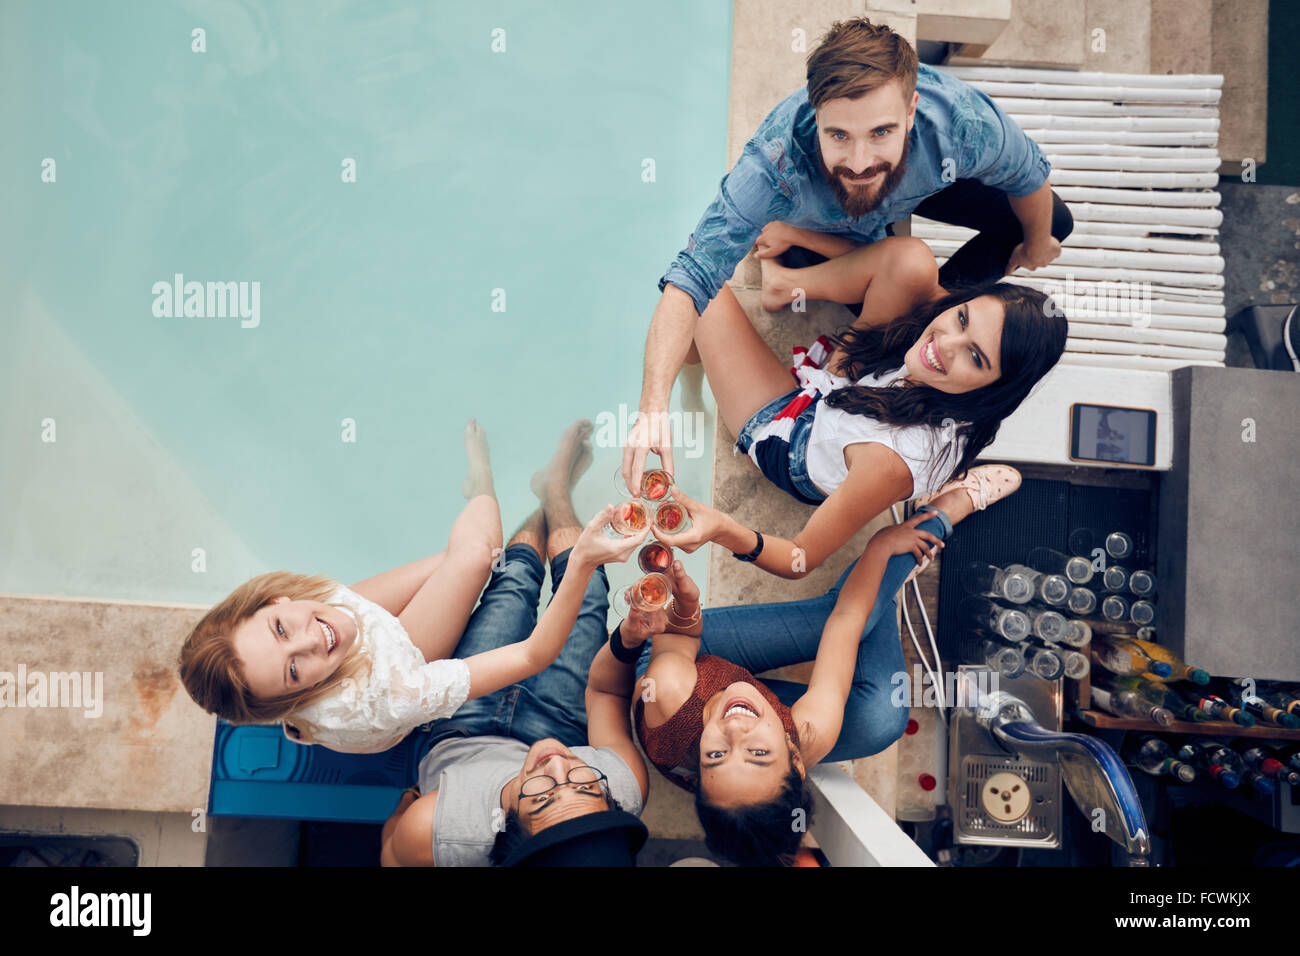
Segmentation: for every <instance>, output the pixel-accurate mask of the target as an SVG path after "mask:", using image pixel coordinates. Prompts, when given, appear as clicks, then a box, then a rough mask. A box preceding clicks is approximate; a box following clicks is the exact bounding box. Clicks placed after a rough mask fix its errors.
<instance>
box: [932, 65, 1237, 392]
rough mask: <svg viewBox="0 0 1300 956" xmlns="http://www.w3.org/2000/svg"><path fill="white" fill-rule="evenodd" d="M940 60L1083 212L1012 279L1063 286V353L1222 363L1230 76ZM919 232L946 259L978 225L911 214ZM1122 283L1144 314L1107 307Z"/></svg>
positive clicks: (1097, 358) (1109, 360)
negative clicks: (1011, 123)
mask: <svg viewBox="0 0 1300 956" xmlns="http://www.w3.org/2000/svg"><path fill="white" fill-rule="evenodd" d="M943 69H944V71H945V72H947V73H949V74H951V75H953V76H956V77H958V78H960V79H962V80H964V81H965V82H967V83H970V84H971V85H972V86H974V87H975V88H976V89H979V90H980V91H982V92H983V93H985V94H987V95H988V96H990V97H992V99H993V100H994V101H995V102H996V103H997V104H998V105H999V106H1000V107H1001V108H1002V109H1003V110H1004V111H1006V113H1007V115H1009V116H1010V117H1011V118H1012V119H1013V120H1015V121H1016V122H1017V123H1018V124H1019V125H1020V127H1021V128H1022V129H1023V130H1024V131H1025V133H1026V134H1027V135H1028V136H1029V137H1030V138H1031V139H1033V140H1034V141H1035V142H1037V143H1038V144H1039V145H1040V146H1041V147H1042V149H1043V152H1044V154H1045V155H1046V156H1047V157H1048V160H1049V161H1050V162H1051V164H1052V173H1051V183H1052V187H1053V189H1055V190H1056V193H1057V195H1059V196H1060V197H1061V199H1062V200H1063V201H1064V202H1065V203H1066V205H1067V206H1068V207H1069V209H1070V213H1071V215H1073V217H1074V232H1073V233H1072V234H1071V235H1070V237H1069V238H1068V239H1066V240H1065V242H1064V243H1063V246H1064V249H1063V250H1062V254H1061V256H1060V258H1058V259H1057V260H1056V261H1055V262H1053V263H1052V264H1051V265H1050V266H1047V267H1045V268H1042V269H1037V270H1035V271H1034V272H1026V271H1025V270H1023V269H1021V270H1019V271H1018V272H1017V273H1016V274H1015V275H1014V276H1012V277H1010V278H1009V280H1008V281H1011V282H1017V283H1020V284H1022V285H1027V286H1032V287H1034V288H1038V289H1041V290H1043V291H1046V292H1049V293H1052V294H1053V295H1055V296H1056V297H1057V300H1058V303H1059V304H1060V305H1061V307H1062V309H1063V311H1064V312H1065V314H1066V316H1067V318H1068V319H1069V321H1070V337H1069V341H1068V343H1067V345H1066V352H1065V355H1064V356H1063V358H1062V359H1061V363H1062V364H1063V365H1079V366H1087V367H1109V368H1116V369H1147V370H1151V371H1168V370H1170V369H1174V368H1178V367H1179V366H1181V365H1222V364H1223V362H1224V349H1225V346H1226V339H1225V337H1224V335H1223V331H1224V326H1225V324H1226V316H1225V312H1224V302H1223V270H1224V261H1223V256H1222V254H1221V249H1220V246H1219V243H1218V241H1217V238H1218V233H1219V227H1220V225H1221V224H1222V222H1223V213H1222V212H1221V211H1220V210H1219V209H1218V206H1219V200H1220V197H1219V194H1218V193H1217V192H1215V187H1216V186H1217V185H1218V169H1219V153H1218V149H1217V145H1218V135H1219V132H1218V131H1219V113H1218V102H1219V97H1220V94H1221V91H1222V87H1223V77H1221V76H1205V75H1190V74H1189V75H1173V76H1162V75H1156V76H1143V75H1138V74H1121V73H1085V72H1078V73H1073V72H1069V71H1062V70H1039V69H1021V68H1017V67H987V66H968V67H944V68H943ZM912 235H913V236H917V237H919V238H921V239H923V240H925V241H926V243H928V244H929V246H930V248H931V249H932V250H933V252H934V254H935V256H936V258H938V259H939V260H940V261H941V262H943V261H946V259H947V257H948V256H950V255H951V254H952V253H954V252H955V251H956V250H957V249H958V248H960V247H961V245H962V244H963V243H964V242H966V240H968V239H969V238H971V237H972V236H973V235H974V232H973V231H972V230H969V229H963V228H960V227H956V226H950V225H944V224H942V223H935V222H931V221H930V220H926V219H922V218H919V217H914V219H913V221H912ZM1067 283H1068V286H1067ZM1121 286H1123V287H1127V288H1130V289H1132V288H1140V289H1141V291H1142V298H1141V315H1140V316H1134V315H1128V314H1126V315H1124V316H1122V317H1116V316H1115V315H1112V314H1110V312H1109V311H1108V308H1107V303H1108V302H1110V301H1112V299H1108V298H1107V296H1108V295H1110V296H1112V297H1113V294H1114V293H1115V290H1116V289H1117V288H1118V287H1121ZM1098 303H1100V305H1098Z"/></svg>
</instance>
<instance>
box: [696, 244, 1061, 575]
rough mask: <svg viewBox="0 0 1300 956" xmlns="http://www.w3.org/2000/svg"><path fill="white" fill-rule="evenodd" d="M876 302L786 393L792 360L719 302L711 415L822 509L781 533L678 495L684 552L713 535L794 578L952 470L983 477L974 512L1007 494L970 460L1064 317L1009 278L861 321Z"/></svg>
mask: <svg viewBox="0 0 1300 956" xmlns="http://www.w3.org/2000/svg"><path fill="white" fill-rule="evenodd" d="M896 242H897V243H903V245H900V246H893V245H891V243H896ZM917 247H918V244H917V243H915V242H913V241H912V240H909V239H902V238H900V239H886V240H882V241H881V242H877V243H874V244H873V245H871V246H867V247H864V248H863V249H862V250H860V252H861V253H862V258H863V259H864V260H866V259H868V258H870V257H871V256H872V255H874V256H875V257H877V258H879V259H880V260H881V261H884V260H885V259H889V260H890V261H893V260H894V259H895V258H901V257H916V256H918V255H920V250H919V249H918V248H917ZM922 248H923V247H922ZM900 250H901V251H902V256H901V257H900ZM924 254H925V255H927V256H928V255H929V252H928V251H926V252H925V253H924ZM931 294H933V290H932V292H931ZM912 301H913V302H914V303H916V299H915V297H914V298H913V299H912ZM869 303H870V298H868V300H867V301H866V302H864V309H863V315H862V319H861V320H860V324H859V325H858V326H857V327H854V328H851V329H849V330H847V331H846V332H844V333H842V334H841V335H839V336H833V337H832V338H831V342H833V343H834V345H835V346H836V351H835V353H834V354H833V355H831V357H830V359H829V361H828V362H827V365H826V368H824V369H823V368H814V367H811V366H806V367H804V368H800V369H798V370H797V371H796V378H797V380H798V384H797V386H796V387H795V388H794V389H791V387H790V386H791V384H792V383H791V378H790V369H789V368H788V367H787V366H785V365H784V364H783V363H782V362H781V361H780V360H779V359H778V358H777V357H776V355H775V354H773V352H772V350H771V349H770V348H768V346H767V344H766V343H765V342H764V341H763V340H762V338H761V337H760V336H759V334H758V333H757V331H755V329H754V327H753V325H752V324H751V323H750V321H749V318H748V316H746V315H745V311H744V309H742V308H741V306H740V303H739V302H738V301H737V300H736V297H735V295H734V294H733V293H732V291H731V289H730V288H728V287H726V286H724V287H723V289H722V291H721V292H720V293H719V294H718V295H717V297H716V298H714V300H713V301H712V303H711V304H710V305H709V307H708V309H707V310H706V314H705V315H704V316H702V317H701V321H700V323H699V324H698V325H697V327H696V332H695V346H696V348H697V349H698V351H699V356H700V360H701V361H702V362H703V363H704V372H705V374H706V375H707V376H708V378H709V385H710V387H711V389H712V391H713V394H714V397H715V398H716V399H717V403H718V414H719V415H720V416H721V418H722V421H723V423H724V424H725V425H726V426H727V428H728V429H730V430H731V431H732V433H733V434H735V435H736V436H737V441H736V448H737V449H738V450H740V451H743V452H746V453H747V454H748V455H749V457H750V458H751V459H752V460H753V461H754V464H755V465H757V466H758V468H759V470H760V471H761V472H762V473H763V474H764V475H765V476H766V477H767V478H768V480H770V481H771V482H772V483H773V484H775V485H776V486H777V487H779V488H782V489H784V490H785V491H787V492H788V493H789V494H790V495H791V496H792V497H794V498H796V499H797V500H799V501H802V502H805V503H807V504H815V505H818V508H817V510H816V511H814V512H813V514H812V516H811V517H810V518H809V520H808V523H807V524H806V525H805V526H804V528H803V530H801V531H800V532H799V533H798V534H796V535H795V536H794V538H793V539H792V540H785V539H782V538H777V537H775V536H767V535H762V534H761V533H759V532H756V531H754V530H751V529H748V528H746V527H744V526H743V525H741V524H739V523H738V522H737V521H735V520H734V519H732V518H730V517H729V516H727V515H725V514H722V513H721V512H719V511H716V510H715V509H713V508H710V507H708V506H706V505H703V504H701V503H699V502H695V501H692V500H690V499H688V498H686V496H684V495H679V497H680V498H681V499H682V503H683V504H684V505H686V507H687V509H688V510H689V511H690V514H691V521H692V526H691V527H690V528H689V529H688V530H687V531H685V532H683V533H681V534H680V535H678V536H676V537H674V539H673V545H674V546H676V547H680V548H682V549H683V550H685V551H688V552H689V551H692V550H694V549H696V548H698V547H699V546H700V545H702V544H703V543H704V542H706V541H713V542H716V543H717V544H719V545H721V546H722V547H725V548H727V549H728V550H730V551H733V552H735V553H736V554H737V555H738V556H743V557H745V558H747V559H750V560H754V561H755V563H756V564H757V565H758V566H759V567H761V568H763V569H764V570H765V571H769V572H771V573H772V574H776V575H779V576H781V577H785V578H798V577H802V576H803V575H804V574H806V573H808V572H809V571H811V570H812V569H813V568H815V567H817V566H818V565H820V564H821V563H822V561H824V560H825V559H826V558H827V557H828V556H829V555H831V554H833V553H834V552H835V551H836V550H838V549H839V548H840V546H841V545H843V544H844V543H845V542H846V541H848V540H849V538H851V537H852V536H853V535H854V534H855V533H856V532H857V531H858V530H859V529H861V528H862V527H863V526H865V525H866V524H867V522H869V521H870V520H871V519H872V518H874V517H875V516H876V515H878V514H880V512H882V511H884V510H885V509H886V508H888V507H889V506H890V505H891V504H894V503H895V502H900V501H906V500H908V499H919V500H928V499H929V498H932V497H934V495H935V494H937V493H939V492H940V491H941V490H942V488H943V485H944V483H945V482H946V481H948V480H949V479H950V478H951V477H953V476H962V475H966V480H971V479H973V480H974V483H975V485H976V486H977V487H978V491H979V499H980V500H979V501H977V502H976V507H978V508H983V507H984V506H985V505H986V504H987V501H988V499H989V495H990V494H991V493H993V492H995V491H1003V492H1005V490H1006V487H1005V486H1006V483H1007V482H1010V481H1012V480H1013V478H1012V476H1013V475H1014V473H1013V472H1011V470H1010V469H1005V468H1001V467H1000V466H996V465H985V466H980V467H978V468H972V467H971V463H972V462H973V461H974V460H975V459H976V458H977V457H978V456H979V455H980V453H981V452H982V451H983V450H984V449H985V448H986V447H988V445H990V444H991V443H992V442H993V439H994V437H995V436H996V435H997V431H998V427H999V426H1000V425H1001V424H1002V421H1003V419H1005V418H1006V417H1007V416H1008V415H1010V414H1011V413H1012V412H1014V411H1015V410H1016V408H1017V407H1018V406H1019V405H1020V403H1021V402H1022V401H1023V400H1024V398H1025V396H1026V395H1028V394H1029V391H1030V389H1032V388H1033V387H1034V385H1035V384H1036V383H1037V382H1038V381H1039V379H1041V378H1042V377H1043V375H1045V374H1046V373H1047V372H1048V371H1049V370H1050V369H1051V368H1052V366H1054V365H1055V364H1056V362H1057V360H1058V359H1059V358H1060V357H1061V353H1062V352H1063V351H1064V350H1065V339H1066V331H1067V324H1066V320H1065V318H1064V316H1063V315H1062V314H1061V312H1060V310H1059V309H1057V308H1055V307H1053V306H1052V304H1051V303H1050V302H1049V300H1048V299H1047V297H1046V296H1044V295H1043V294H1042V293H1041V292H1038V291H1037V290H1035V289H1029V288H1025V287H1022V286H1016V285H1010V284H1007V283H1001V282H999V283H992V284H989V285H984V286H978V287H976V288H973V289H966V290H958V291H955V292H951V293H948V294H946V295H943V296H941V297H939V298H937V299H930V298H928V297H927V298H925V299H924V300H922V301H920V302H919V303H917V304H914V305H913V307H912V308H911V310H910V311H908V312H906V313H905V314H903V315H901V316H899V317H897V318H895V319H893V321H891V322H889V323H888V324H886V325H883V326H878V327H873V326H871V325H870V324H868V323H869V322H870V321H871V319H872V316H871V315H870V309H869V308H868V305H869ZM967 472H969V474H967Z"/></svg>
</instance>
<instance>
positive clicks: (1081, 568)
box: [1025, 548, 1092, 584]
mask: <svg viewBox="0 0 1300 956" xmlns="http://www.w3.org/2000/svg"><path fill="white" fill-rule="evenodd" d="M1025 563H1026V564H1028V565H1029V566H1030V567H1031V568H1035V569H1036V570H1039V571H1042V572H1043V573H1044V574H1063V575H1065V577H1066V579H1067V580H1069V582H1070V583H1071V584H1087V583H1088V582H1089V581H1091V580H1092V562H1091V561H1089V560H1088V559H1087V558H1082V557H1079V556H1077V555H1074V556H1071V555H1067V554H1062V553H1061V552H1060V551H1057V550H1055V549H1053V548H1034V549H1033V550H1032V551H1030V552H1029V557H1028V558H1027V559H1026V561H1025Z"/></svg>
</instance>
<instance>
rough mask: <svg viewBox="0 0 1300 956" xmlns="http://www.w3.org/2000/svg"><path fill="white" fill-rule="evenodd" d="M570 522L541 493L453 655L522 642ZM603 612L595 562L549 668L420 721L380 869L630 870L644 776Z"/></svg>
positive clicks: (638, 840) (601, 580) (648, 622)
mask: <svg viewBox="0 0 1300 956" xmlns="http://www.w3.org/2000/svg"><path fill="white" fill-rule="evenodd" d="M548 527H549V528H550V533H549V535H548V534H547V529H548ZM580 530H581V525H580V524H579V522H578V520H577V516H576V515H575V514H574V513H573V508H572V505H571V504H570V503H569V501H568V496H567V494H564V495H560V494H555V495H548V496H547V497H546V498H544V500H543V509H539V510H538V511H537V512H536V513H535V514H534V515H533V516H532V517H530V518H529V519H528V520H527V521H525V522H524V525H523V526H522V527H521V528H520V530H519V531H518V532H516V533H515V535H514V537H513V538H511V541H510V544H509V546H507V548H506V550H505V554H504V560H503V561H502V562H501V567H500V569H498V570H494V571H493V573H492V578H491V580H490V581H489V582H488V586H487V589H486V590H485V591H484V592H483V596H482V598H481V599H480V601H479V606H478V608H477V609H476V610H475V611H474V614H473V616H472V617H471V618H470V622H469V625H468V627H467V628H466V631H465V635H464V637H462V638H461V642H460V644H459V645H458V646H457V648H456V656H457V657H466V656H469V655H470V654H477V653H482V652H484V651H490V650H492V649H493V648H495V647H501V646H504V645H506V644H509V643H512V642H514V641H518V640H522V639H524V638H525V637H527V636H528V634H529V633H530V632H531V630H532V628H533V625H534V624H535V622H536V619H537V604H538V599H539V597H540V593H541V586H542V579H543V577H544V574H545V569H544V566H543V564H542V558H541V555H542V554H547V555H548V556H549V557H550V564H551V589H552V593H554V591H555V589H556V588H557V587H558V586H559V582H560V580H561V579H562V578H563V577H564V572H565V568H566V566H567V564H568V560H569V555H570V551H571V546H572V544H573V541H575V540H576V538H577V534H578V533H579V532H580ZM608 607H609V582H608V580H607V579H606V576H605V570H604V568H598V569H597V570H596V572H595V573H593V574H592V575H591V581H590V583H589V584H588V586H587V591H586V593H585V594H584V596H583V600H582V608H581V610H580V611H579V613H578V619H577V622H576V623H575V624H574V627H573V630H572V632H570V634H569V638H568V640H567V641H566V643H565V646H564V650H562V651H561V652H560V656H559V657H558V658H557V659H556V660H555V662H554V663H553V664H552V665H551V666H550V667H548V668H547V669H546V670H544V671H542V672H541V673H539V674H536V675H534V676H533V677H530V678H528V679H527V680H525V681H523V682H521V683H519V684H515V685H513V686H511V687H506V688H504V689H503V690H500V691H498V692H496V693H494V694H490V695H487V696H485V697H479V698H476V699H474V700H471V701H469V702H468V703H466V704H465V705H464V706H463V707H461V708H460V710H458V711H457V712H456V713H455V715H453V716H452V717H451V718H450V719H449V720H444V721H438V722H435V723H434V724H433V725H432V728H431V730H430V731H429V732H428V741H427V743H426V746H427V747H428V752H427V753H426V755H425V756H424V757H423V759H422V760H421V761H420V765H419V783H420V788H419V791H420V792H419V793H417V792H414V790H412V791H407V793H405V794H403V796H402V800H401V802H400V803H399V804H398V807H397V810H396V811H395V812H394V813H393V815H392V816H391V817H390V818H389V819H388V822H387V823H385V824H384V829H383V837H382V842H383V846H382V851H381V862H382V863H383V864H384V865H385V866H487V865H489V864H496V865H502V866H633V865H635V860H636V853H637V851H638V850H640V848H641V847H642V845H643V844H644V843H645V841H646V838H647V836H648V831H647V830H646V828H645V825H644V824H643V823H641V821H640V820H639V819H638V816H639V815H640V813H641V808H642V807H643V806H644V804H645V798H646V794H647V792H648V790H649V786H650V783H649V777H648V775H647V772H646V766H645V762H644V760H643V759H642V757H641V753H640V751H639V750H638V749H637V746H636V744H635V743H634V741H633V739H632V723H631V719H630V714H629V705H630V699H631V694H632V688H633V680H634V674H633V666H632V664H631V663H630V662H624V661H623V660H622V659H616V658H615V657H614V656H613V655H612V654H611V652H610V649H609V647H608V646H606V642H607V638H608V637H609V635H608V632H607V631H606V630H605V618H606V614H607V610H608ZM659 613H660V616H662V613H663V612H659ZM656 623H657V622H656V621H655V619H653V618H650V617H647V616H641V615H638V616H637V617H636V619H635V621H634V620H633V619H632V618H629V621H628V622H627V623H625V624H624V625H623V627H622V632H623V634H624V638H623V641H622V643H621V645H620V647H621V648H622V647H627V648H629V649H632V650H635V649H636V648H637V646H638V645H639V644H640V643H642V642H643V641H644V640H645V639H646V638H647V637H649V636H650V635H651V634H652V633H655V631H653V630H652V629H651V628H652V627H653V626H655V624H656ZM659 629H660V630H662V625H661V626H660V628H659ZM622 656H623V657H628V658H629V661H631V660H635V657H631V656H629V654H627V653H625V654H623V655H622ZM584 704H585V706H584ZM420 794H422V795H420Z"/></svg>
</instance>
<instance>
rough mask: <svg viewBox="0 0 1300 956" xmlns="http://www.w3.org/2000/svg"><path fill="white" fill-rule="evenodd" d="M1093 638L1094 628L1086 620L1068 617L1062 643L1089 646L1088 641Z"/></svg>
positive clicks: (1072, 645) (1062, 633)
mask: <svg viewBox="0 0 1300 956" xmlns="http://www.w3.org/2000/svg"><path fill="white" fill-rule="evenodd" d="M1091 640H1092V628H1091V627H1089V626H1088V624H1087V622H1086V621H1075V620H1072V619H1067V620H1066V622H1065V630H1064V631H1062V632H1061V641H1060V643H1062V644H1068V645H1069V646H1070V647H1087V646H1088V642H1089V641H1091Z"/></svg>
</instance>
